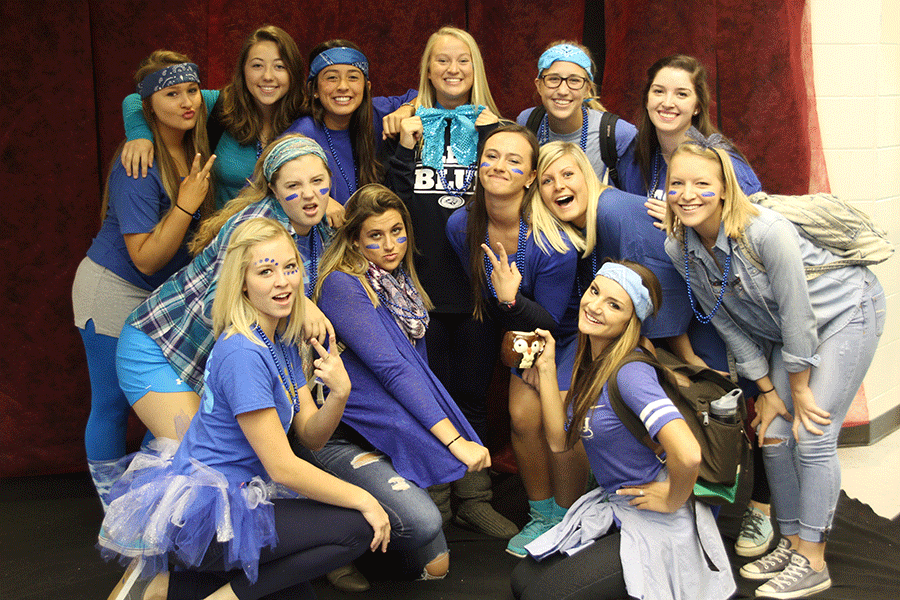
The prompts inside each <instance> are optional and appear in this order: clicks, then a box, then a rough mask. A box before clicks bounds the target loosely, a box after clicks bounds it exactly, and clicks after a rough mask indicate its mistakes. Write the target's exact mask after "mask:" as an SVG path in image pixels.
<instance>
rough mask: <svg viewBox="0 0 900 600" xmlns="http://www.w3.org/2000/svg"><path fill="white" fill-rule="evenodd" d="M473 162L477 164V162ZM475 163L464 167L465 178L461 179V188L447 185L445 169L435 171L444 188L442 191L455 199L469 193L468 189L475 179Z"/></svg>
mask: <svg viewBox="0 0 900 600" xmlns="http://www.w3.org/2000/svg"><path fill="white" fill-rule="evenodd" d="M475 162H478V161H477V160H476V161H475ZM476 168H477V167H476V166H475V163H472V164H471V165H469V166H468V167H466V176H465V177H464V178H463V185H462V187H461V188H458V189H457V188H455V187H451V186H450V184H449V183H447V175H446V174H445V173H444V172H445V171H446V170H447V169H446V167H444V168H441V169H436V170H437V172H438V178H439V179H440V180H441V185H442V186H444V190H445V191H446V192H447V193H448V194H450V195H451V196H456V197H457V198H460V197H462V195H463V194H465V193H466V192H468V191H469V188H470V187H471V185H472V180H473V179H474V178H475V169H476Z"/></svg>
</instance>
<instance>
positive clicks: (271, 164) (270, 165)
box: [263, 137, 328, 181]
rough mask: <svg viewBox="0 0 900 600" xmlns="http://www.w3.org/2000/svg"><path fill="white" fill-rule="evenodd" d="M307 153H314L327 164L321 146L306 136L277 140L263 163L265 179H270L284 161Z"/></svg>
mask: <svg viewBox="0 0 900 600" xmlns="http://www.w3.org/2000/svg"><path fill="white" fill-rule="evenodd" d="M307 154H314V155H316V156H318V157H319V158H321V159H322V162H323V163H325V164H326V165H327V164H328V159H327V158H325V151H324V150H322V146H320V145H318V144H317V143H316V142H315V141H313V140H312V139H310V138H308V137H289V138H285V139H283V140H282V141H280V142H278V143H277V145H276V146H275V147H274V148H272V151H271V152H269V154H268V155H267V156H266V161H265V162H264V163H263V175H264V176H265V178H266V181H272V176H273V175H274V174H275V171H277V170H278V169H280V168H281V165H283V164H284V163H286V162H288V161H291V160H294V159H295V158H300V157H301V156H306V155H307Z"/></svg>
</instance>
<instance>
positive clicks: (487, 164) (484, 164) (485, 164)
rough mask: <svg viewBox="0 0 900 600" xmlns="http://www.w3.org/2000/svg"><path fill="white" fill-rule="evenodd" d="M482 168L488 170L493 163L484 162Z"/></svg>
mask: <svg viewBox="0 0 900 600" xmlns="http://www.w3.org/2000/svg"><path fill="white" fill-rule="evenodd" d="M481 166H482V167H484V168H487V167H490V166H491V163H489V162H483V163H481Z"/></svg>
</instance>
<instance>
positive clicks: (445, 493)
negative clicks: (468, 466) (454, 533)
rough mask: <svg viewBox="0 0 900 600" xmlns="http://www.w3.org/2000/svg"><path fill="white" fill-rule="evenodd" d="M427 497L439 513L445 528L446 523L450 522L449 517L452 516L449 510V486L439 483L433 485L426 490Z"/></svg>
mask: <svg viewBox="0 0 900 600" xmlns="http://www.w3.org/2000/svg"><path fill="white" fill-rule="evenodd" d="M428 495H429V496H431V500H432V502H434V504H435V505H436V506H437V507H438V510H439V511H441V521H442V522H443V524H444V526H445V527H446V525H447V523H449V522H450V517H452V516H453V511H452V510H451V509H450V484H449V483H439V484H437V485H433V486H431V487H430V488H428Z"/></svg>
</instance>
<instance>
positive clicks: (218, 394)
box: [173, 333, 306, 483]
mask: <svg viewBox="0 0 900 600" xmlns="http://www.w3.org/2000/svg"><path fill="white" fill-rule="evenodd" d="M225 335H226V334H224V333H223V334H222V335H220V336H219V339H218V340H217V341H216V344H215V346H213V349H212V352H211V353H210V355H209V359H208V360H207V361H206V371H205V375H204V382H205V383H204V387H203V395H202V397H201V402H200V410H199V411H198V412H197V414H196V415H195V416H194V418H193V419H192V420H191V425H190V427H189V428H188V431H187V434H186V435H185V436H184V439H183V440H182V442H181V445H180V446H179V448H178V452H177V453H176V455H175V458H174V459H173V466H174V465H177V467H176V470H177V471H178V472H180V473H182V474H187V473H190V472H191V471H192V470H193V468H194V467H193V462H192V461H198V462H200V463H202V464H203V465H205V466H207V467H211V468H214V469H216V470H218V471H219V472H221V473H222V474H223V475H224V476H225V478H226V479H227V480H228V481H229V482H231V483H243V482H245V481H249V480H250V479H252V478H253V477H255V476H257V475H258V476H261V477H263V478H264V479H268V478H269V477H268V475H267V473H266V471H265V468H264V467H263V465H262V463H261V462H260V460H259V458H258V457H257V455H256V452H255V451H254V450H253V447H252V446H251V445H250V442H248V441H247V438H246V437H245V436H244V432H243V430H242V429H241V427H240V425H239V424H238V422H237V415H240V414H243V413H248V412H252V411H254V410H260V409H264V408H275V409H276V410H277V411H278V418H279V419H280V420H281V424H282V426H283V427H284V431H285V433H286V432H287V430H288V427H290V424H291V420H292V419H293V416H294V408H293V406H292V404H291V401H290V398H289V397H288V394H287V391H286V389H285V386H284V385H283V384H282V380H281V377H280V376H279V372H278V367H276V365H275V362H274V360H273V357H272V354H271V352H270V351H269V349H268V348H267V347H266V346H265V345H264V344H263V342H261V341H260V340H258V339H257V340H250V339H248V338H246V337H244V336H243V335H241V334H237V333H236V334H233V335H232V336H231V337H227V338H226V337H225ZM254 341H257V342H259V343H254ZM282 348H284V349H285V350H286V356H285V355H284V354H282ZM275 355H276V356H277V357H278V364H279V366H280V367H281V372H282V373H283V374H284V378H285V380H286V383H287V384H288V385H290V376H289V375H288V372H289V370H290V371H292V372H293V375H294V383H295V384H296V385H297V387H298V389H299V388H300V387H302V386H304V385H305V384H306V379H305V378H304V376H303V369H302V366H301V361H300V356H299V353H298V348H297V346H295V345H288V344H285V345H283V346H282V345H280V344H278V343H276V344H275ZM286 362H287V365H289V367H287V368H286Z"/></svg>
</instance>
